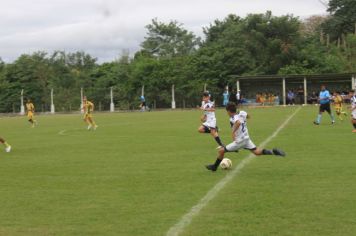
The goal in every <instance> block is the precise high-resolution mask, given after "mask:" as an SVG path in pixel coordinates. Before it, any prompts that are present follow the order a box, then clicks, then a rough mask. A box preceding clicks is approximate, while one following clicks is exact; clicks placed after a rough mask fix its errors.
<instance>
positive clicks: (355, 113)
mask: <svg viewBox="0 0 356 236" xmlns="http://www.w3.org/2000/svg"><path fill="white" fill-rule="evenodd" d="M350 97H351V98H350V101H351V124H352V125H353V127H354V129H353V130H352V132H353V133H356V91H355V92H352V91H351V92H350Z"/></svg>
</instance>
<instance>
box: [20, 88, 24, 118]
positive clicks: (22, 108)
mask: <svg viewBox="0 0 356 236" xmlns="http://www.w3.org/2000/svg"><path fill="white" fill-rule="evenodd" d="M20 115H25V106H24V105H23V89H22V90H21V107H20Z"/></svg>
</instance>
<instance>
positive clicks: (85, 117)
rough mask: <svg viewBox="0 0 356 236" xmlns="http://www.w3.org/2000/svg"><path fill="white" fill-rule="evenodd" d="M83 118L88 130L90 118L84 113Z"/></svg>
mask: <svg viewBox="0 0 356 236" xmlns="http://www.w3.org/2000/svg"><path fill="white" fill-rule="evenodd" d="M83 120H84V122H85V123H87V125H88V128H87V129H88V130H90V129H91V123H90V120H89V115H88V114H85V115H84V119H83Z"/></svg>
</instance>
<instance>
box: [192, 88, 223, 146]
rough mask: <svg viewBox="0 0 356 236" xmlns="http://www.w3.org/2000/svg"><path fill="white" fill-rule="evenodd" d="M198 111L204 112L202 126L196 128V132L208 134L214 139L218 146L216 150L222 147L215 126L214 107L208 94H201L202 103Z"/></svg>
mask: <svg viewBox="0 0 356 236" xmlns="http://www.w3.org/2000/svg"><path fill="white" fill-rule="evenodd" d="M200 109H201V110H203V111H204V115H203V117H202V118H201V121H202V122H203V124H202V125H201V126H200V127H199V128H198V132H199V133H210V134H211V135H212V136H213V137H214V139H215V141H216V142H217V143H218V144H219V147H218V148H220V147H223V146H224V145H223V143H222V142H221V140H220V137H219V134H218V131H217V126H216V117H215V105H214V103H213V102H211V101H210V94H209V92H204V93H203V101H202V106H201V107H200Z"/></svg>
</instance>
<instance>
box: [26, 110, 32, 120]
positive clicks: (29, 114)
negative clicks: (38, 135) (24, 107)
mask: <svg viewBox="0 0 356 236" xmlns="http://www.w3.org/2000/svg"><path fill="white" fill-rule="evenodd" d="M27 118H28V119H29V120H32V119H33V112H32V111H29V112H27Z"/></svg>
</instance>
